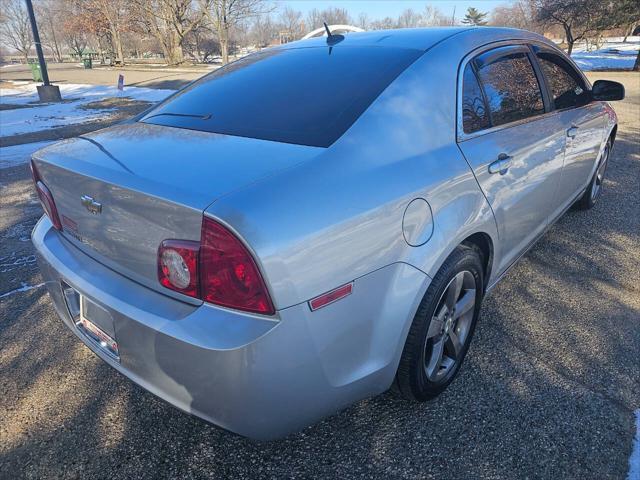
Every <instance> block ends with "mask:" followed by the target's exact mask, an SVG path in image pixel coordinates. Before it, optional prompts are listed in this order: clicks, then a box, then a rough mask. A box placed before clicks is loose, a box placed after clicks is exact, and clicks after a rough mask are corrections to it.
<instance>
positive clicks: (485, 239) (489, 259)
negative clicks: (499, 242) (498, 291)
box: [461, 232, 493, 290]
mask: <svg viewBox="0 0 640 480" xmlns="http://www.w3.org/2000/svg"><path fill="white" fill-rule="evenodd" d="M461 245H467V246H470V247H472V248H477V249H478V250H479V251H480V253H481V259H482V266H483V269H484V272H483V273H484V289H485V290H486V288H487V284H488V281H489V277H490V276H491V270H492V267H493V240H492V239H491V236H489V234H487V233H485V232H478V233H474V234H473V235H470V236H468V237H467V238H465V239H464V240H463V241H462V242H461Z"/></svg>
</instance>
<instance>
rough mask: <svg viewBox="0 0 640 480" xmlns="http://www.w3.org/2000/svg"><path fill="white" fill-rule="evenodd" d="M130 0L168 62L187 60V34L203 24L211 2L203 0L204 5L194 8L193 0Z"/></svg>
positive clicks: (144, 27)
mask: <svg viewBox="0 0 640 480" xmlns="http://www.w3.org/2000/svg"><path fill="white" fill-rule="evenodd" d="M130 3H131V5H132V7H133V8H134V11H135V13H136V17H137V18H138V25H139V26H140V27H141V28H142V29H143V30H144V31H145V32H146V33H148V34H150V35H153V37H154V38H155V39H156V41H157V42H158V44H159V45H160V46H161V47H162V52H163V54H164V56H165V58H166V59H167V62H168V63H169V64H171V65H176V64H179V63H182V62H183V61H184V52H183V50H182V44H183V43H184V41H185V37H186V36H187V35H189V33H191V31H193V30H194V29H195V28H197V27H198V26H200V25H201V24H202V22H203V21H204V17H205V15H206V13H207V12H208V7H209V3H210V2H209V0H200V3H199V5H200V8H194V5H193V2H192V0H133V1H131V2H130Z"/></svg>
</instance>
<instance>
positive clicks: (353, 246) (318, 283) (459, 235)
mask: <svg viewBox="0 0 640 480" xmlns="http://www.w3.org/2000/svg"><path fill="white" fill-rule="evenodd" d="M454 39H457V40H455V41H454ZM476 44H477V39H476V37H474V40H473V41H471V42H466V41H465V34H460V35H457V36H455V37H453V38H452V39H450V40H448V41H446V42H443V43H442V44H440V45H438V46H436V47H434V48H432V49H431V50H430V51H429V52H427V53H426V54H425V55H423V56H422V57H421V58H420V59H418V60H417V61H416V62H415V63H414V64H413V65H412V66H411V67H409V68H408V69H407V70H406V71H405V72H404V73H403V74H402V75H401V76H400V77H398V78H397V79H396V81H395V82H394V83H392V84H391V85H390V86H389V87H388V88H387V89H386V90H385V91H384V92H383V93H382V95H381V96H380V97H379V98H378V99H377V100H376V101H375V102H374V103H373V104H372V105H371V106H370V107H369V109H368V110H367V111H366V112H365V113H364V114H363V115H362V116H361V117H360V119H359V120H358V121H357V122H356V123H355V124H354V125H353V126H352V127H351V128H350V130H349V131H348V132H347V133H346V134H345V135H344V136H343V137H342V138H340V139H339V140H338V141H337V142H336V143H334V144H333V145H332V146H331V147H329V148H328V149H326V150H325V152H324V153H321V154H320V155H319V156H318V157H316V158H315V159H314V160H312V161H309V162H303V163H301V164H298V165H296V166H293V167H292V168H289V169H287V170H286V171H283V172H280V173H279V174H277V175H275V176H273V177H271V178H269V179H266V180H264V181H260V182H258V183H256V184H253V185H251V186H250V187H247V188H244V189H242V190H240V191H237V192H234V193H232V194H229V195H227V196H224V197H222V198H221V199H219V200H217V201H216V202H214V203H213V204H212V205H210V206H209V208H208V209H207V213H208V214H210V215H212V216H214V217H216V218H218V219H220V220H222V221H223V222H225V223H227V224H228V225H230V226H232V227H233V229H235V230H236V231H237V232H238V234H239V235H241V236H242V237H243V238H244V239H245V240H246V241H247V243H248V244H249V245H250V246H251V248H252V249H253V251H254V253H255V255H256V257H257V258H258V261H259V263H260V265H261V268H262V270H263V272H264V274H265V276H266V279H267V283H268V284H269V287H270V289H271V293H272V296H273V299H274V303H275V305H276V308H278V309H282V308H286V307H288V306H291V305H295V304H298V303H301V302H304V301H307V300H309V299H310V298H313V297H315V296H317V295H319V294H321V293H323V292H326V291H328V290H331V289H333V288H335V287H337V286H339V285H341V284H344V283H347V282H350V281H352V280H354V279H356V278H359V277H361V276H363V275H365V274H367V273H369V272H372V271H374V270H376V269H379V268H382V267H384V266H386V265H389V264H392V263H395V262H405V263H408V264H410V265H413V266H415V267H416V268H418V269H420V270H422V271H423V272H424V273H426V274H427V275H430V276H433V275H434V274H435V272H437V270H438V268H439V267H440V265H441V264H442V262H443V261H444V259H445V258H446V257H447V256H448V255H449V254H450V253H451V251H452V250H453V249H454V248H455V247H456V246H457V245H458V244H459V243H460V242H461V241H462V240H464V239H465V238H466V237H467V236H469V235H471V234H473V233H476V232H479V231H480V232H485V233H487V234H489V236H490V237H491V238H492V240H493V241H494V242H495V241H497V234H496V226H495V220H494V219H493V215H492V213H491V210H490V208H489V206H488V204H487V202H486V200H485V198H484V196H483V195H482V193H481V191H480V190H479V187H478V185H477V182H476V180H475V177H474V176H473V173H472V172H471V170H470V168H469V166H468V165H467V163H466V161H465V159H464V157H463V156H462V155H461V153H460V151H459V149H458V147H457V145H456V136H455V116H456V77H457V68H458V63H459V61H460V59H461V58H462V57H463V56H464V54H465V53H466V52H467V51H468V50H470V49H472V48H474V46H475V45H476ZM415 198H424V199H426V200H427V201H428V202H429V204H430V206H431V209H432V212H433V219H434V223H433V235H432V236H431V239H430V240H429V241H428V242H427V243H425V244H424V245H422V246H420V247H410V246H409V245H408V244H407V243H406V242H405V240H404V237H403V233H402V218H403V214H404V211H405V208H406V207H407V205H408V204H409V203H410V202H411V201H412V200H413V199H415ZM428 228H431V226H430V225H429V226H428ZM420 287H421V286H420V285H417V286H416V294H417V292H419V291H420Z"/></svg>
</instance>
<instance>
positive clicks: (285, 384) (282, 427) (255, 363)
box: [32, 217, 428, 439]
mask: <svg viewBox="0 0 640 480" xmlns="http://www.w3.org/2000/svg"><path fill="white" fill-rule="evenodd" d="M32 238H33V243H34V245H35V247H36V250H37V252H38V262H39V265H40V267H41V271H42V275H43V277H44V279H45V282H46V285H47V288H48V290H49V293H50V294H51V297H52V299H53V302H54V305H55V308H56V310H57V312H58V314H59V315H60V317H61V318H62V320H63V321H64V323H65V324H66V325H67V327H69V328H70V329H71V330H72V331H73V332H74V333H75V334H76V335H77V336H78V337H79V338H80V339H81V340H83V342H84V343H85V344H87V345H88V346H89V347H90V348H91V349H92V350H93V351H94V352H95V353H96V354H97V355H98V356H99V357H101V358H102V359H103V360H104V361H105V362H107V363H109V364H110V365H111V366H112V367H114V368H115V369H116V370H118V371H119V372H121V373H123V374H124V375H126V376H127V377H129V378H130V379H131V380H133V381H134V382H136V383H138V384H139V385H141V386H142V387H144V388H145V389H147V390H149V391H150V392H152V393H154V394H155V395H157V396H159V397H161V398H162V399H164V400H166V401H168V402H169V403H171V404H173V405H175V406H176V407H178V408H180V409H182V410H184V411H186V412H189V413H192V414H195V415H197V416H199V417H201V418H203V419H205V420H208V421H210V422H212V423H215V424H217V425H219V426H221V427H224V428H226V429H229V430H231V431H234V432H237V433H239V434H242V435H246V436H249V437H253V438H257V439H270V438H275V437H279V436H282V435H284V434H287V433H289V432H291V431H294V430H297V429H300V428H302V427H303V426H305V425H307V424H310V423H312V422H314V421H316V420H318V419H319V418H321V417H323V416H325V415H328V414H330V413H332V412H335V411H337V410H338V409H340V408H342V407H344V406H346V405H348V404H350V403H352V402H354V401H356V400H358V399H361V398H364V397H366V396H370V395H372V394H376V393H379V392H382V391H384V390H386V389H387V388H388V387H389V386H390V384H391V382H392V381H393V377H394V375H395V370H396V368H397V363H398V361H399V357H400V354H401V352H402V346H403V344H404V338H405V336H406V332H407V329H408V326H409V324H410V321H411V318H412V316H413V313H414V312H415V309H416V308H417V303H418V302H419V300H420V298H421V297H422V294H423V293H424V291H425V290H426V288H427V286H428V285H427V284H428V281H427V280H428V278H427V277H426V275H424V274H423V273H422V272H420V271H419V270H417V269H415V268H413V267H411V266H408V265H406V264H401V263H398V264H393V265H390V266H388V267H385V268H383V269H380V270H377V271H376V272H373V273H371V274H369V275H366V276H364V277H361V278H359V279H357V280H355V284H354V290H353V293H352V294H351V295H350V296H349V297H346V298H345V299H343V300H340V301H338V302H336V303H334V304H331V305H329V306H327V307H325V308H323V309H321V310H317V311H315V312H311V311H310V309H309V307H308V305H307V304H306V303H301V304H299V305H295V306H293V307H289V308H286V309H284V310H280V311H279V312H277V314H276V316H275V317H274V318H265V317H261V316H259V315H250V314H243V313H239V312H236V311H232V310H227V309H223V308H218V307H214V306H211V305H208V304H203V305H200V306H197V305H189V304H186V303H183V302H180V301H178V300H175V299H172V298H169V297H167V296H165V295H162V294H161V293H158V292H156V291H153V290H151V289H149V288H147V287H144V286H142V285H139V284H137V283H135V282H133V281H131V280H129V279H127V278H125V277H123V276H122V275H120V274H118V273H116V272H114V271H113V270H110V269H109V268H107V267H105V266H103V265H102V264H100V263H98V262H96V261H95V260H93V259H92V258H90V257H89V256H87V255H86V254H84V253H82V252H81V251H80V250H78V249H77V248H76V247H74V246H73V245H72V244H70V243H69V242H68V241H67V240H65V239H64V238H63V237H62V236H61V235H59V234H58V233H57V232H56V231H55V230H54V229H52V227H51V223H50V222H49V220H48V219H47V218H46V217H43V218H42V219H41V220H40V222H38V225H36V228H35V229H34V232H33V235H32ZM63 281H64V282H65V283H66V284H68V285H70V286H71V287H73V288H74V289H75V290H77V291H78V292H80V294H82V295H84V296H85V297H86V298H87V299H89V300H91V301H92V302H94V303H95V304H97V305H99V306H101V307H102V308H103V309H104V310H105V311H106V312H108V314H109V315H110V317H111V318H112V320H113V330H114V333H115V337H116V340H117V343H118V348H119V354H120V361H117V360H115V359H114V358H112V357H111V356H109V355H108V354H107V353H106V352H105V351H104V350H102V349H100V348H99V347H97V346H96V344H95V343H92V342H91V341H89V339H88V338H87V337H86V336H85V335H84V334H83V333H82V332H81V331H80V330H79V329H78V328H77V327H76V325H75V322H74V321H73V319H72V318H71V315H70V313H69V310H68V308H67V304H66V302H65V299H64V295H63V292H62V282H63Z"/></svg>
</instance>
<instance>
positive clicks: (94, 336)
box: [63, 282, 120, 362]
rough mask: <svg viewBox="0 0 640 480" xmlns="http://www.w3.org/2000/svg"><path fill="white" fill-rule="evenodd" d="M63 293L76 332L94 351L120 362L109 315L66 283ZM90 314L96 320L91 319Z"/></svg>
mask: <svg viewBox="0 0 640 480" xmlns="http://www.w3.org/2000/svg"><path fill="white" fill-rule="evenodd" d="M63 292H64V297H65V301H66V302H67V308H68V309H69V313H70V314H71V317H72V320H73V323H74V325H75V327H76V329H77V330H78V332H79V333H80V334H81V335H82V336H83V337H84V338H85V339H86V340H87V341H88V342H89V343H90V344H91V345H92V346H94V347H95V348H96V349H98V350H100V351H101V352H103V353H105V354H106V355H107V356H108V357H109V358H111V359H112V360H115V361H116V362H120V351H119V349H118V342H117V341H116V338H115V330H114V328H113V319H112V317H111V314H110V313H109V312H108V311H107V310H105V309H104V308H102V307H101V306H99V305H98V304H97V303H95V302H93V301H91V300H90V299H88V298H87V297H86V296H85V295H83V294H81V293H80V292H78V291H77V290H76V289H75V288H73V287H71V286H70V285H68V284H67V283H66V282H65V283H64V284H63ZM92 314H93V315H95V316H97V317H98V319H96V318H92ZM106 330H109V332H107V331H106Z"/></svg>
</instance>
